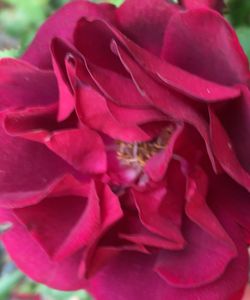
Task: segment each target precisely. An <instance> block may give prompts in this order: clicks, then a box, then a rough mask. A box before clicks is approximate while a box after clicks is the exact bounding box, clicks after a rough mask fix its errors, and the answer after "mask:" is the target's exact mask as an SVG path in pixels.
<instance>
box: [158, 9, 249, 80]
mask: <svg viewBox="0 0 250 300" xmlns="http://www.w3.org/2000/svg"><path fill="white" fill-rule="evenodd" d="M215 37H216V38H215ZM162 58H163V59H165V60H166V61H168V62H169V63H171V64H173V65H175V66H178V67H180V68H181V69H183V70H186V71H188V72H190V73H192V74H195V75H198V76H200V77H201V78H205V79H207V80H210V81H213V82H217V83H220V84H222V85H234V84H236V83H246V82H248V80H249V64H248V59H247V57H246V55H245V54H244V52H243V49H242V47H241V45H240V43H239V41H238V38H237V36H236V33H235V32H234V31H233V29H232V28H231V27H230V25H229V24H228V23H227V22H226V21H225V19H224V18H223V17H222V16H220V15H219V14H217V13H216V12H213V11H211V10H207V9H195V10H190V11H187V12H184V13H179V14H176V15H175V16H174V17H173V18H172V19H171V21H170V23H169V25H168V27H167V30H166V33H165V40H164V46H163V49H162Z"/></svg>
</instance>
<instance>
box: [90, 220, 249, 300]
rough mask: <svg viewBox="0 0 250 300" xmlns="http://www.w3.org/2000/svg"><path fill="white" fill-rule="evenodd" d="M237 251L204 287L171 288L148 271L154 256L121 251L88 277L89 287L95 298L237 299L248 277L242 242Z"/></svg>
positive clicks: (244, 248) (246, 255) (100, 299)
mask: <svg viewBox="0 0 250 300" xmlns="http://www.w3.org/2000/svg"><path fill="white" fill-rule="evenodd" d="M227 228H228V227H227ZM232 232H234V237H235V238H236V239H237V236H239V235H240V232H239V228H238V227H234V226H233V225H232V224H231V232H230V234H232ZM238 251H239V257H238V258H236V259H235V260H234V261H232V262H231V264H230V265H229V267H228V268H227V270H226V272H225V274H224V275H223V276H222V277H221V278H220V279H218V280H217V281H215V282H213V283H211V284H209V285H207V286H204V287H200V288H189V289H182V288H174V287H172V286H170V285H168V284H167V283H166V282H165V281H164V280H163V279H161V278H160V277H159V276H158V275H157V274H156V273H155V272H154V271H153V270H152V268H153V264H154V261H155V260H154V257H151V258H150V256H148V255H142V254H135V253H123V254H121V255H119V256H118V257H117V258H115V259H113V261H112V262H110V263H109V265H107V266H106V267H105V268H104V269H103V270H102V271H100V272H99V273H98V274H97V275H96V276H95V277H94V278H92V279H91V281H90V287H89V290H90V292H92V294H93V295H94V297H95V299H97V300H113V299H117V297H118V299H119V300H128V299H129V300H137V299H155V300H165V299H168V300H176V299H185V300H194V299H196V298H197V299H199V298H200V299H202V300H211V299H213V300H241V295H242V293H243V289H244V286H245V284H246V282H247V276H248V254H247V251H246V247H245V245H243V244H242V241H239V243H238ZM196 263H197V262H196ZM236 294H237V295H238V296H237V298H236Z"/></svg>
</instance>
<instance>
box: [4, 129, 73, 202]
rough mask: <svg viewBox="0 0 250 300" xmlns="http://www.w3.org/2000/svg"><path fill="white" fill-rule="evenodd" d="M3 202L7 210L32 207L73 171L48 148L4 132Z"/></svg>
mask: <svg viewBox="0 0 250 300" xmlns="http://www.w3.org/2000/svg"><path fill="white" fill-rule="evenodd" d="M0 166H1V170H0V202H1V205H2V206H4V207H13V206H14V207H20V206H23V205H24V204H32V203H34V202H36V201H38V199H40V198H41V197H44V195H46V194H47V193H48V192H49V190H50V189H51V188H52V186H54V185H55V183H56V182H57V181H58V180H59V179H60V178H61V177H62V176H64V175H65V173H68V172H72V171H73V169H72V168H71V167H70V166H69V165H68V164H67V163H66V162H64V161H63V160H62V159H61V158H59V157H58V156H56V155H55V154H53V153H52V152H51V151H50V150H48V149H47V148H46V147H45V146H44V145H41V144H38V143H36V142H30V141H26V140H23V139H21V138H13V137H10V136H8V135H7V134H5V133H4V131H3V129H0Z"/></svg>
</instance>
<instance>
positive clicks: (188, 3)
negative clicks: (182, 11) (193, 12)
mask: <svg viewBox="0 0 250 300" xmlns="http://www.w3.org/2000/svg"><path fill="white" fill-rule="evenodd" d="M179 2H180V3H181V4H182V5H183V6H185V7H186V8H187V9H191V8H197V7H201V6H205V7H206V6H207V7H210V8H213V9H215V10H218V11H219V12H221V11H222V9H223V7H224V0H180V1H179Z"/></svg>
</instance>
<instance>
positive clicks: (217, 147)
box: [209, 108, 250, 191]
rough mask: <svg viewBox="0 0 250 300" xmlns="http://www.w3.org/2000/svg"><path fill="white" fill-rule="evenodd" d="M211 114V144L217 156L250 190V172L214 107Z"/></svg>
mask: <svg viewBox="0 0 250 300" xmlns="http://www.w3.org/2000/svg"><path fill="white" fill-rule="evenodd" d="M209 115H210V135H211V144H212V147H213V151H214V153H215V156H216V158H217V159H218V161H219V163H220V164H221V166H222V168H223V169H224V170H225V171H226V172H227V174H228V175H229V176H231V177H232V178H233V179H234V180H235V181H236V182H238V183H239V184H241V185H242V186H243V187H245V188H246V189H247V190H248V191H250V174H249V173H248V172H247V171H246V170H245V169H244V168H243V167H242V165H241V164H240V162H239V160H238V158H237V156H236V154H235V151H234V149H233V145H232V143H231V141H230V138H229V136H228V134H227V132H226V131H225V129H224V128H223V127H222V125H221V123H220V121H219V119H218V118H217V116H216V115H215V113H214V111H213V110H212V108H210V109H209Z"/></svg>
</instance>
